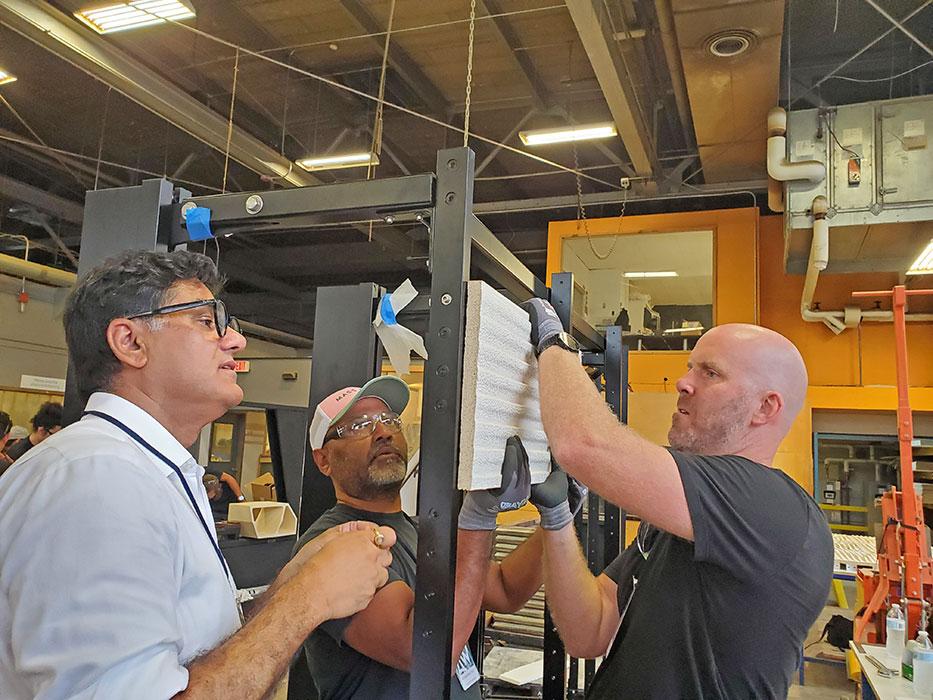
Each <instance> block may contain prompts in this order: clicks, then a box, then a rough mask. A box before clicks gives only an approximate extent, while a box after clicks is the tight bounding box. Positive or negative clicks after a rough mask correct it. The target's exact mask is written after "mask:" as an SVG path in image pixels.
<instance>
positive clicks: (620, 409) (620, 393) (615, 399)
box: [603, 326, 628, 566]
mask: <svg viewBox="0 0 933 700" xmlns="http://www.w3.org/2000/svg"><path fill="white" fill-rule="evenodd" d="M603 377H604V378H605V380H606V403H608V404H609V408H611V409H612V412H613V413H615V414H616V415H617V416H618V417H619V420H621V421H622V422H623V423H627V422H628V346H627V345H623V344H622V329H621V328H620V327H619V326H613V327H611V328H607V329H606V355H605V364H604V365H603ZM603 510H604V512H605V514H606V538H605V543H604V547H605V548H604V550H603V551H604V560H603V564H604V565H606V566H608V565H609V564H610V563H612V560H613V559H615V558H616V557H617V556H618V555H619V553H620V552H621V551H622V546H623V544H624V543H625V511H624V510H621V509H620V508H619V507H618V506H616V505H614V504H612V503H609V502H608V501H607V502H606V503H605V504H604V506H603Z"/></svg>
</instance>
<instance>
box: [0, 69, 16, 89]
mask: <svg viewBox="0 0 933 700" xmlns="http://www.w3.org/2000/svg"><path fill="white" fill-rule="evenodd" d="M13 82H16V76H15V75H10V74H9V73H7V72H6V71H5V70H3V69H2V68H0V85H6V84H7V83H13Z"/></svg>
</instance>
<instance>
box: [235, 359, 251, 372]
mask: <svg viewBox="0 0 933 700" xmlns="http://www.w3.org/2000/svg"><path fill="white" fill-rule="evenodd" d="M234 362H236V366H235V367H234V368H233V369H234V371H236V372H249V360H234Z"/></svg>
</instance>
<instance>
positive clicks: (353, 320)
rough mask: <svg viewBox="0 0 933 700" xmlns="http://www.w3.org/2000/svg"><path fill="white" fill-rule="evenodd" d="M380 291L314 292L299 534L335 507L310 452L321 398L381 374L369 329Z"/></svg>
mask: <svg viewBox="0 0 933 700" xmlns="http://www.w3.org/2000/svg"><path fill="white" fill-rule="evenodd" d="M380 292H381V287H379V286H377V285H375V284H373V283H372V282H364V283H362V284H354V285H347V286H341V287H320V288H318V290H317V298H316V301H315V311H314V350H313V353H312V358H311V389H310V392H309V396H308V410H309V413H308V421H307V424H306V425H305V430H304V433H303V434H302V435H301V440H302V445H303V446H304V453H303V454H304V465H303V466H304V469H303V472H302V479H301V484H302V486H301V510H300V512H299V515H298V518H299V523H300V526H299V530H298V531H299V532H304V531H305V530H307V529H308V528H309V527H310V526H311V524H312V523H313V522H314V521H315V520H317V519H318V518H319V517H320V516H321V514H322V513H323V512H324V511H325V510H327V509H328V508H330V507H331V506H333V505H334V503H335V497H334V485H333V484H332V483H331V480H330V479H329V478H328V477H326V476H324V475H323V474H321V472H320V471H319V470H318V468H317V465H315V463H314V459H313V457H312V455H311V450H310V449H309V447H308V433H307V425H310V422H311V421H310V418H311V416H312V414H313V413H314V408H315V407H316V406H317V405H318V403H320V402H321V400H322V399H324V398H325V397H327V396H329V395H330V394H332V393H333V392H335V391H337V389H342V388H343V387H345V386H362V385H363V384H365V383H366V382H367V381H369V380H370V379H372V378H373V377H375V376H376V375H377V374H378V373H379V372H380V371H381V368H382V345H381V344H380V343H379V339H378V338H377V336H376V330H375V329H374V328H373V314H374V313H375V304H376V302H377V300H378V299H379V295H380Z"/></svg>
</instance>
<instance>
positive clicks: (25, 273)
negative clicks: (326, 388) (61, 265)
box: [0, 253, 311, 348]
mask: <svg viewBox="0 0 933 700" xmlns="http://www.w3.org/2000/svg"><path fill="white" fill-rule="evenodd" d="M0 274H4V275H10V276H11V277H25V278H26V279H28V280H30V281H31V282H38V283H39V284H47V285H50V286H53V287H73V286H74V284H75V281H76V279H77V277H78V276H77V275H76V274H75V273H73V272H68V271H67V270H59V269H57V268H54V267H48V266H46V265H40V264H39V263H34V262H29V261H27V260H23V259H22V258H15V257H13V256H12V255H5V254H3V253H0ZM240 326H241V327H242V329H243V333H244V334H245V335H248V336H251V337H253V338H260V339H261V340H269V341H271V342H273V343H279V344H280V345H286V346H289V347H294V348H310V347H311V339H310V338H305V337H304V336H300V335H294V334H293V333H286V332H285V331H280V330H277V329H275V328H268V327H266V326H260V325H259V324H257V323H250V322H249V321H240Z"/></svg>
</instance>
